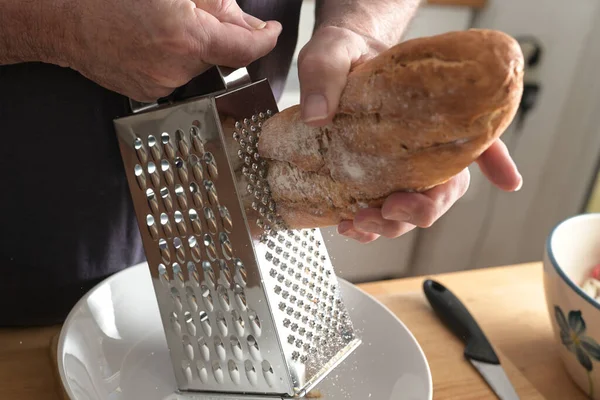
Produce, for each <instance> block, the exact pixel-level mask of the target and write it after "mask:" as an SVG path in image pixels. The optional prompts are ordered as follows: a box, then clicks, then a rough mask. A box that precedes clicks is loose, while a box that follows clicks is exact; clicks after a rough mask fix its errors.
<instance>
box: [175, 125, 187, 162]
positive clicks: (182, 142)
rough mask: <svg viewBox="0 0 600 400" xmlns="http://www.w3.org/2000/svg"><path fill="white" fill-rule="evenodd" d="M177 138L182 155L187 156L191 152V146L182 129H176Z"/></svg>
mask: <svg viewBox="0 0 600 400" xmlns="http://www.w3.org/2000/svg"><path fill="white" fill-rule="evenodd" d="M175 138H176V139H177V147H178V148H179V152H180V153H181V155H182V156H184V157H187V156H188V154H189V153H190V148H189V146H188V143H187V141H186V140H185V133H184V132H183V131H182V130H181V129H177V130H176V131H175Z"/></svg>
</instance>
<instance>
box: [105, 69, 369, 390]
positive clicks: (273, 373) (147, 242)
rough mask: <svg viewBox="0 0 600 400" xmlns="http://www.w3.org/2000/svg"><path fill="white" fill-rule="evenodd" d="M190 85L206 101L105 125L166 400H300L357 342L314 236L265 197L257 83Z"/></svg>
mask: <svg viewBox="0 0 600 400" xmlns="http://www.w3.org/2000/svg"><path fill="white" fill-rule="evenodd" d="M201 79H203V80H204V82H203V83H199V82H202V81H201ZM194 82H196V86H198V87H199V88H205V87H210V88H211V93H206V92H204V93H199V92H196V93H195V94H190V93H192V92H193V90H192V89H190V87H191V86H193V84H192V83H190V84H189V85H188V88H187V89H184V90H180V91H178V92H176V93H178V94H177V96H179V97H178V98H177V97H175V95H174V96H173V97H172V98H171V99H170V100H169V101H167V102H166V103H165V104H159V103H155V104H141V103H136V102H133V101H132V102H131V105H132V111H133V113H132V114H131V115H128V116H125V117H122V118H118V119H116V120H115V121H114V125H115V129H116V133H117V136H118V141H119V146H120V149H121V155H122V159H123V162H124V166H125V170H126V174H127V179H128V183H129V187H130V191H131V196H132V199H133V203H134V206H135V211H136V215H137V218H138V223H139V227H140V232H141V235H142V239H143V243H144V248H145V253H146V257H147V261H148V265H149V268H150V273H151V275H152V280H153V285H154V290H155V293H156V298H157V301H158V306H159V309H160V314H161V319H162V323H163V328H164V331H165V335H166V339H167V343H168V346H169V350H170V356H171V360H172V363H173V370H174V374H175V377H176V380H177V384H178V389H179V390H178V391H179V393H183V394H186V393H187V394H190V396H194V397H193V398H198V399H201V398H206V399H219V398H228V399H232V398H233V397H231V396H234V395H235V396H238V397H235V398H239V397H242V398H244V397H245V396H260V398H265V399H273V398H288V397H303V396H304V395H306V393H307V392H309V391H310V390H311V389H312V388H314V386H315V385H316V384H318V383H319V382H320V381H321V380H322V379H323V378H324V377H325V376H326V375H327V374H328V373H329V372H330V371H331V370H332V369H334V368H335V367H336V366H337V365H338V364H339V363H340V362H342V361H343V360H344V359H345V358H346V357H347V356H348V355H349V354H351V353H352V352H353V351H354V349H356V348H357V346H359V345H360V339H359V338H357V336H356V335H355V332H354V330H353V326H352V322H351V321H350V319H349V316H348V313H347V310H346V308H345V307H344V303H343V300H342V297H341V294H340V290H339V287H338V283H337V278H336V275H335V272H334V269H333V266H332V264H331V261H330V259H329V256H328V254H327V249H326V247H325V245H324V243H323V239H322V236H321V234H320V231H318V230H316V229H310V230H308V229H307V230H288V229H286V228H285V226H284V224H283V223H282V222H281V219H280V218H279V217H278V216H277V214H276V205H275V204H274V203H273V201H272V199H271V198H270V195H269V189H268V184H267V182H266V179H265V176H266V174H265V172H266V168H267V165H266V163H265V161H264V160H261V159H260V157H259V154H258V152H257V151H256V150H257V146H256V144H257V141H258V140H259V137H260V131H261V126H262V122H263V121H265V120H266V119H267V118H269V117H270V116H272V115H273V113H275V112H277V104H276V101H275V99H274V97H273V93H272V91H271V88H270V85H269V84H268V82H267V81H266V80H262V81H259V82H256V83H252V82H251V81H250V78H249V77H248V74H247V72H246V70H245V69H238V70H228V69H225V68H220V67H213V68H212V69H211V70H209V71H208V72H207V73H205V74H203V75H202V77H199V78H197V80H196V81H194ZM215 82H217V83H219V85H218V86H217V87H215V85H214V83H215ZM186 90H187V92H186ZM248 398H254V397H248Z"/></svg>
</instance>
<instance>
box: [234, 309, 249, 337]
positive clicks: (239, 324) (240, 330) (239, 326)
mask: <svg viewBox="0 0 600 400" xmlns="http://www.w3.org/2000/svg"><path fill="white" fill-rule="evenodd" d="M231 318H232V320H233V326H234V329H235V331H236V333H237V334H238V336H243V335H244V332H245V331H246V324H245V322H244V319H243V318H242V316H241V315H240V313H239V312H238V311H237V310H233V311H232V312H231Z"/></svg>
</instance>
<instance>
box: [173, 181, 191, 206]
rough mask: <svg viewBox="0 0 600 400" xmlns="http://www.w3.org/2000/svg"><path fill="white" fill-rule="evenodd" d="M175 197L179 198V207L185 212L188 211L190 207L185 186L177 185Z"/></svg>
mask: <svg viewBox="0 0 600 400" xmlns="http://www.w3.org/2000/svg"><path fill="white" fill-rule="evenodd" d="M175 196H176V197H177V203H179V207H181V209H183V210H186V209H187V207H188V205H187V197H186V196H185V191H184V190H183V186H181V185H179V184H177V185H175Z"/></svg>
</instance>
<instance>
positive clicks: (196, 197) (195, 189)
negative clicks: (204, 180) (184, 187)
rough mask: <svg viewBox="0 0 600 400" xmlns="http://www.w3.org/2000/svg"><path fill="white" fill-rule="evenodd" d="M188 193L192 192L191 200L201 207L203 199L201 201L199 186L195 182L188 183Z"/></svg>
mask: <svg viewBox="0 0 600 400" xmlns="http://www.w3.org/2000/svg"><path fill="white" fill-rule="evenodd" d="M190 193H191V194H192V201H193V202H194V205H195V206H196V207H199V208H200V207H202V206H203V205H204V201H202V194H201V193H200V187H199V186H198V184H197V183H196V182H192V183H190Z"/></svg>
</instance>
